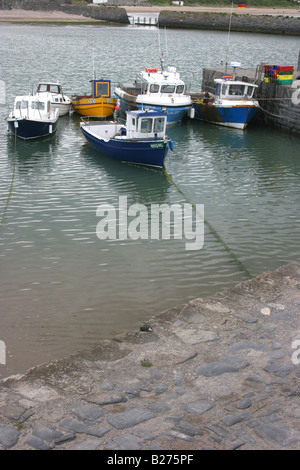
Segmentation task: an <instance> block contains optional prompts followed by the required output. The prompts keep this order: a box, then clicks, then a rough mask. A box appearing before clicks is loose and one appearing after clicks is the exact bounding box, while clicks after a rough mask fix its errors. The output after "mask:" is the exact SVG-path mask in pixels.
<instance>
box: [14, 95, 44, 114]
mask: <svg viewBox="0 0 300 470" xmlns="http://www.w3.org/2000/svg"><path fill="white" fill-rule="evenodd" d="M50 107H51V95H48V93H47V94H45V95H42V96H41V95H33V96H31V95H28V96H17V97H16V98H15V101H14V109H13V117H14V118H16V119H18V118H22V119H23V118H28V119H29V118H30V119H34V118H37V119H41V118H42V117H44V116H45V115H46V114H49V113H50Z"/></svg>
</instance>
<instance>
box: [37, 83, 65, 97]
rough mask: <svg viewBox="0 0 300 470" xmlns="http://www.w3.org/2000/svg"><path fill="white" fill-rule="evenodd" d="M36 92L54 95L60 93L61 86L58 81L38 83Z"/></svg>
mask: <svg viewBox="0 0 300 470" xmlns="http://www.w3.org/2000/svg"><path fill="white" fill-rule="evenodd" d="M37 93H53V94H55V95H62V94H63V92H62V87H61V85H60V84H59V83H39V84H38V88H37Z"/></svg>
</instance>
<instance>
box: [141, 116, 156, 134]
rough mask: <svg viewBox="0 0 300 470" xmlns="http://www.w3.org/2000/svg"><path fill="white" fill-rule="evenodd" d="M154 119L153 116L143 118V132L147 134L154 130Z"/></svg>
mask: <svg viewBox="0 0 300 470" xmlns="http://www.w3.org/2000/svg"><path fill="white" fill-rule="evenodd" d="M152 121H153V119H151V118H142V119H141V132H142V133H143V134H146V133H148V132H151V131H152Z"/></svg>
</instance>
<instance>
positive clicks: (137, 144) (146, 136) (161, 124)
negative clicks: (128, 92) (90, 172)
mask: <svg viewBox="0 0 300 470" xmlns="http://www.w3.org/2000/svg"><path fill="white" fill-rule="evenodd" d="M166 123H167V115H166V113H164V112H161V111H155V110H151V109H149V110H145V111H139V110H133V111H127V112H126V124H125V125H124V124H120V123H118V122H113V121H110V122H107V121H90V120H87V119H86V118H82V122H81V124H80V128H81V130H82V132H83V134H84V136H85V138H86V140H87V141H88V142H89V143H90V144H91V145H92V146H93V147H94V148H95V150H97V151H98V152H100V153H101V154H103V155H105V156H107V157H110V158H112V159H114V160H119V161H121V162H126V163H132V164H137V165H146V166H150V167H155V168H162V167H163V165H164V160H165V157H166V154H167V151H168V148H169V147H170V148H171V149H172V148H173V142H172V141H171V140H170V139H169V138H168V137H167V135H166Z"/></svg>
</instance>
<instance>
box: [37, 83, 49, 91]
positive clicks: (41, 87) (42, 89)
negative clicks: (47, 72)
mask: <svg viewBox="0 0 300 470" xmlns="http://www.w3.org/2000/svg"><path fill="white" fill-rule="evenodd" d="M38 91H47V85H44V84H42V85H40V86H39V90H38Z"/></svg>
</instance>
